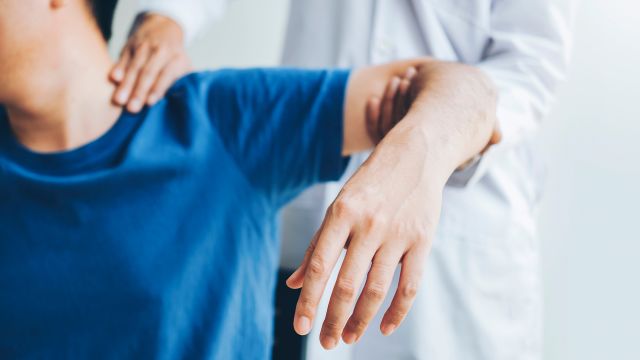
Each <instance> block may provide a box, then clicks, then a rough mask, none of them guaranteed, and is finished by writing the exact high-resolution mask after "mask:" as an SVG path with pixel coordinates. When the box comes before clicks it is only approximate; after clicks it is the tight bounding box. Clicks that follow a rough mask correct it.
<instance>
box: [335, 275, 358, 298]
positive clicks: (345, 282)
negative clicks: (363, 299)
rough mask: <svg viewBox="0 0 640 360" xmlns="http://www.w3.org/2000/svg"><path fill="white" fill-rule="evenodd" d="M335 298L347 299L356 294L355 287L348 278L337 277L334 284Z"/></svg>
mask: <svg viewBox="0 0 640 360" xmlns="http://www.w3.org/2000/svg"><path fill="white" fill-rule="evenodd" d="M334 292H335V295H336V298H337V299H338V300H340V301H349V300H351V299H353V297H354V296H355V294H356V288H355V286H354V285H353V281H352V280H350V279H339V280H338V281H337V282H336V286H335V290H334Z"/></svg>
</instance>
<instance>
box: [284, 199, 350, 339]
mask: <svg viewBox="0 0 640 360" xmlns="http://www.w3.org/2000/svg"><path fill="white" fill-rule="evenodd" d="M334 204H335V203H334ZM337 209H338V210H336V207H335V206H334V205H332V206H331V207H330V208H329V210H327V215H326V216H325V221H324V223H323V224H322V226H321V228H320V231H319V234H318V241H317V243H316V244H315V248H314V249H313V251H312V253H311V254H310V255H309V260H308V261H307V264H306V265H305V271H304V280H303V286H302V291H301V292H300V298H299V299H298V303H297V305H296V313H295V317H294V321H293V327H294V329H295V331H296V333H298V334H299V335H306V334H308V333H309V331H310V330H311V326H312V324H313V321H314V318H315V316H316V311H317V308H318V303H319V302H320V298H321V297H322V294H323V293H324V290H325V287H326V285H327V281H328V280H329V276H330V275H331V271H332V269H333V268H334V266H335V264H336V262H337V261H338V258H339V257H340V253H341V252H342V249H343V247H344V244H345V243H346V242H347V239H348V237H349V233H350V231H351V223H350V220H349V219H350V217H349V216H348V215H347V213H346V211H347V210H345V209H343V208H342V207H341V206H338V208H337Z"/></svg>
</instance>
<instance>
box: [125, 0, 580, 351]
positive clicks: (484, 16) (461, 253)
mask: <svg viewBox="0 0 640 360" xmlns="http://www.w3.org/2000/svg"><path fill="white" fill-rule="evenodd" d="M572 2H573V1H572V0H535V1H531V0H294V1H292V2H291V10H290V20H289V26H288V32H287V38H286V44H285V50H284V55H283V61H282V63H283V65H292V66H303V67H324V66H345V67H353V66H362V65H366V64H378V63H383V62H388V61H391V60H396V59H402V58H409V57H416V56H420V55H429V56H433V57H435V58H437V59H440V60H450V61H456V62H463V63H467V64H473V65H475V66H477V67H478V68H480V69H482V70H484V71H485V72H486V73H487V74H488V75H489V76H490V77H491V79H492V80H493V81H494V83H495V84H496V85H497V86H498V88H499V90H500V101H499V108H498V119H499V123H500V128H501V131H502V135H503V139H502V142H501V143H500V144H498V145H496V146H493V147H492V148H490V149H489V151H487V152H486V153H485V154H484V155H483V156H482V157H481V158H478V159H476V161H474V162H473V163H472V164H469V166H467V167H466V168H464V169H461V170H459V171H458V172H456V173H455V174H454V175H453V176H452V177H451V178H450V180H449V182H448V185H447V187H446V190H445V192H444V196H443V201H444V203H443V209H442V215H441V221H440V223H439V225H438V232H437V236H436V239H435V241H434V244H433V249H432V251H431V255H430V256H429V258H428V260H427V264H426V268H425V274H424V277H423V284H422V285H421V286H422V291H421V292H420V293H419V294H418V296H417V298H416V301H415V304H414V308H413V310H412V311H411V313H410V314H409V316H408V317H407V319H406V320H405V322H404V324H403V326H402V327H400V328H399V329H397V331H396V332H394V333H393V334H392V335H390V336H388V337H384V336H383V335H382V334H380V332H379V331H372V329H370V330H369V331H367V332H365V334H364V335H363V336H362V337H361V338H359V339H352V338H347V339H343V340H345V341H346V342H348V343H351V342H353V341H354V340H357V343H356V345H355V346H353V347H348V348H347V347H345V346H344V345H341V346H340V350H339V352H338V353H336V352H333V353H328V352H325V351H324V350H322V349H321V347H320V346H319V344H318V342H317V341H310V342H309V344H308V346H307V352H308V353H307V359H336V358H339V357H342V358H345V359H406V358H412V359H413V358H415V359H429V360H434V359H435V360H440V359H443V360H444V359H487V360H502V359H504V360H507V359H508V360H511V359H540V358H541V330H542V326H541V284H540V279H539V272H540V269H539V264H538V255H539V249H538V241H537V239H536V225H535V217H534V215H535V210H536V207H537V205H538V202H539V199H540V196H541V180H542V175H543V174H542V167H541V164H540V159H539V158H540V156H539V154H538V152H537V151H535V149H534V146H533V143H534V140H535V137H536V132H537V130H538V128H539V126H540V122H541V121H542V120H543V119H544V117H545V115H546V114H547V112H548V110H549V107H550V105H551V103H552V100H553V95H554V90H555V87H556V85H557V84H558V82H559V81H560V80H561V79H562V77H563V76H564V75H565V72H566V69H567V64H568V54H569V45H570V23H571V10H572V7H573V4H572ZM224 6H225V1H222V0H188V1H174V0H146V1H143V2H142V7H141V12H147V13H148V14H153V15H148V16H144V17H140V18H139V21H138V24H137V27H136V30H135V31H134V32H133V33H132V36H131V38H130V40H129V42H128V44H127V46H126V47H125V49H124V51H123V52H122V57H121V61H120V63H119V64H118V65H117V66H116V67H115V68H114V71H113V74H112V75H113V78H114V80H116V81H118V82H120V87H119V89H118V91H117V92H116V94H115V95H114V96H115V97H114V100H115V101H116V102H119V103H121V104H123V105H127V106H128V108H129V110H131V111H138V110H140V108H141V107H142V106H143V104H144V103H145V102H148V103H153V102H154V101H155V100H156V99H158V98H159V97H160V96H162V94H163V93H164V91H165V90H166V89H167V87H168V86H170V84H171V83H172V82H173V81H174V80H175V79H176V77H177V76H179V75H181V74H183V73H184V72H185V71H186V69H187V61H186V56H185V55H184V54H185V52H184V45H183V41H186V42H188V41H189V40H190V39H192V38H193V37H194V36H195V35H196V34H197V32H198V31H200V30H201V29H202V28H203V27H205V26H206V25H207V23H208V22H210V21H212V20H213V19H214V18H216V17H218V16H221V14H222V13H223V10H224ZM165 16H166V17H165ZM170 19H171V20H170ZM143 44H144V45H150V46H147V47H146V48H147V49H149V48H151V49H155V50H154V51H146V50H145V51H140V49H145V46H140V45H143ZM461 86H464V84H461ZM354 163H355V162H354ZM356 165H357V164H356ZM337 189H339V185H335V186H324V187H321V188H316V189H312V190H310V191H308V192H307V193H306V194H304V195H303V196H301V197H300V198H298V199H297V200H296V201H294V202H293V203H292V204H291V205H290V206H289V207H288V208H287V209H286V210H285V211H284V214H283V221H284V223H283V248H284V249H283V250H284V251H283V259H282V261H283V266H285V267H290V268H295V267H296V266H297V264H298V262H299V261H300V258H301V257H302V253H303V252H304V249H300V246H301V245H300V243H301V239H306V238H311V237H312V235H313V233H314V231H315V230H316V229H317V228H318V226H319V225H320V224H319V222H320V221H321V219H322V218H323V214H324V210H325V208H326V206H327V205H328V204H329V203H330V202H331V201H332V200H333V198H334V197H335V195H336V191H337ZM336 268H339V266H338V267H336ZM396 283H397V274H396ZM391 290H392V291H390V292H389V293H390V294H392V293H394V291H393V290H394V289H391ZM326 294H327V295H326V296H325V298H324V300H323V301H324V306H325V307H326V306H327V304H328V302H329V299H328V294H330V292H328V291H327V292H326ZM391 301H392V298H391V297H389V298H387V299H385V303H384V305H383V307H388V306H389V304H390V302H391ZM320 312H323V310H322V309H321V310H320ZM374 322H377V323H378V324H379V323H380V322H381V319H380V318H376V319H375V320H374V321H373V322H372V323H374ZM320 325H321V324H315V326H314V330H313V332H315V333H316V335H317V332H318V331H319V329H320ZM351 326H356V327H357V324H351ZM383 330H385V329H383ZM386 330H388V329H386Z"/></svg>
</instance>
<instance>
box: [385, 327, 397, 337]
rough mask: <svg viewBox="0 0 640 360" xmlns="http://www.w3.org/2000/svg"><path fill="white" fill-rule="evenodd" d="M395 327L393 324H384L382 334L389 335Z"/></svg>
mask: <svg viewBox="0 0 640 360" xmlns="http://www.w3.org/2000/svg"><path fill="white" fill-rule="evenodd" d="M395 329H396V326H395V325H393V324H390V325H385V326H384V327H383V328H382V334H384V335H385V336H389V335H391V334H392V333H393V332H394V331H395Z"/></svg>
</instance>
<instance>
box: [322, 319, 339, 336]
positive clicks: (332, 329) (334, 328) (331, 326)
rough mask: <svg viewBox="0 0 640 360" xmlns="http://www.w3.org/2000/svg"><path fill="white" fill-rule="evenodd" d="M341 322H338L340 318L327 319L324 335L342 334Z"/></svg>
mask: <svg viewBox="0 0 640 360" xmlns="http://www.w3.org/2000/svg"><path fill="white" fill-rule="evenodd" d="M340 327H341V326H340V321H338V318H336V317H327V318H326V319H325V320H324V325H323V331H322V332H323V333H324V334H325V335H334V334H335V333H337V332H340V330H341V329H340Z"/></svg>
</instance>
